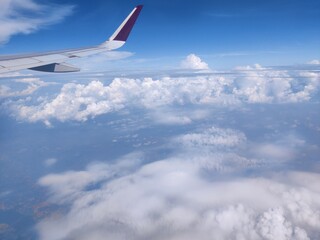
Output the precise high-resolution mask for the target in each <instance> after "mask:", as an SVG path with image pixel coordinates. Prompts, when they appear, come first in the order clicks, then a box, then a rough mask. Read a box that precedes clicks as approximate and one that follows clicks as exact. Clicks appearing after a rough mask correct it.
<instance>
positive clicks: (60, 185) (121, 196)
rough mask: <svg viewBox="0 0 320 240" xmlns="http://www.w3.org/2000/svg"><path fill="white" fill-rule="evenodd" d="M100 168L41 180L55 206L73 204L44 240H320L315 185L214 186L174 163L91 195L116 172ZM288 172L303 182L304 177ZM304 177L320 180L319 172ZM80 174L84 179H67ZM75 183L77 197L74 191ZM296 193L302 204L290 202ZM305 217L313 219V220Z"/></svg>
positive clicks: (255, 181)
mask: <svg viewBox="0 0 320 240" xmlns="http://www.w3.org/2000/svg"><path fill="white" fill-rule="evenodd" d="M132 160H134V159H132ZM97 169H98V170H92V169H87V170H86V171H82V172H73V173H68V172H67V173H64V174H57V175H56V176H55V180H54V181H53V179H52V178H50V177H45V178H43V179H42V180H41V181H40V183H41V184H42V185H44V186H47V187H49V188H50V189H53V190H54V191H53V194H54V195H53V197H52V199H51V200H55V201H58V203H61V204H65V203H70V204H71V208H70V211H69V212H68V213H67V214H66V215H60V217H57V218H48V219H45V220H43V221H42V222H40V224H38V231H39V234H40V239H47V240H58V239H93V238H94V239H105V238H112V239H123V238H125V237H126V236H130V238H131V239H147V238H148V239H164V238H166V239H204V240H205V239H212V238H219V239H274V237H275V236H277V239H295V238H296V239H299V238H300V239H308V237H310V238H317V237H319V235H320V233H319V231H318V229H319V226H320V215H319V210H320V204H319V202H318V201H317V199H319V197H320V192H319V189H318V190H317V191H311V190H310V189H309V187H308V184H303V183H302V184H301V183H299V186H298V185H295V184H294V183H293V182H288V181H285V182H284V181H281V180H279V179H278V178H281V177H279V176H276V177H274V178H273V179H269V178H264V177H259V178H234V179H228V180H227V181H211V180H208V179H206V178H203V177H202V176H201V171H200V168H199V166H197V165H195V164H193V163H191V162H188V159H166V160H163V161H158V162H154V163H150V164H146V165H144V166H142V167H141V168H140V169H138V170H135V171H130V172H128V173H127V174H126V175H124V176H122V177H116V178H115V179H113V180H111V181H106V180H105V179H106V178H107V177H105V178H104V180H103V184H101V187H100V188H98V189H94V190H86V189H85V186H87V185H90V184H95V183H96V182H97V181H98V180H101V178H100V179H98V177H97V171H99V172H101V173H100V174H98V176H101V175H103V173H104V174H105V175H106V176H107V175H108V174H109V172H110V166H108V165H104V166H103V165H101V166H100V167H97ZM288 174H289V175H290V177H291V178H296V176H297V175H299V174H300V173H296V172H289V173H288ZM303 174H304V175H305V176H306V177H307V178H309V179H310V180H311V179H312V180H313V181H319V180H320V175H319V174H308V173H303ZM76 175H79V177H77V178H76V179H78V180H75V179H74V180H75V181H72V182H70V180H67V179H69V178H70V177H71V176H76ZM115 175H116V174H115ZM280 175H281V174H280ZM79 180H80V181H79ZM83 180H85V182H86V185H83V184H82V182H83ZM74 183H76V184H77V186H76V187H75V188H76V189H77V190H78V191H77V192H76V194H71V193H69V192H67V193H66V192H65V189H69V188H70V187H71V188H74V185H73V184H74ZM79 184H80V185H79ZM54 186H55V187H54ZM292 191H294V192H295V194H296V195H298V196H299V199H295V198H288V197H287V195H288V194H291V192H292ZM66 194H67V195H66ZM57 197H58V199H57ZM70 197H71V198H70ZM70 199H71V200H70ZM291 205H294V206H296V208H295V209H291V208H290V206H291ZM300 214H302V215H303V216H304V215H306V217H307V216H310V215H309V214H312V215H311V216H312V218H313V220H312V222H310V220H309V219H308V218H306V217H304V218H301V217H299V216H300ZM62 226H63V227H62Z"/></svg>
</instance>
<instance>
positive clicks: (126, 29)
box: [109, 5, 143, 42]
mask: <svg viewBox="0 0 320 240" xmlns="http://www.w3.org/2000/svg"><path fill="white" fill-rule="evenodd" d="M142 8H143V5H138V6H136V7H135V8H134V9H133V11H132V12H131V13H130V14H129V16H128V17H127V18H126V19H125V20H124V21H123V23H122V24H121V25H120V27H119V28H118V29H117V30H116V31H115V32H114V33H113V35H112V36H111V37H110V38H109V41H122V42H125V41H126V40H127V39H128V36H129V34H130V32H131V30H132V28H133V26H134V24H135V22H136V20H137V19H138V16H139V14H140V12H141V9H142Z"/></svg>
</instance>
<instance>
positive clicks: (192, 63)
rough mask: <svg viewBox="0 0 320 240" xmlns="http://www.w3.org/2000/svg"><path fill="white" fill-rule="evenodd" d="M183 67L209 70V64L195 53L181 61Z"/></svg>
mask: <svg viewBox="0 0 320 240" xmlns="http://www.w3.org/2000/svg"><path fill="white" fill-rule="evenodd" d="M181 67H182V68H184V69H192V70H208V69H209V66H208V64H207V63H205V62H203V61H202V60H201V58H200V57H198V56H196V55H195V54H190V55H188V56H187V58H186V59H185V60H183V61H182V62H181Z"/></svg>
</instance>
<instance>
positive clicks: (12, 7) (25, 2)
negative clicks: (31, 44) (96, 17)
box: [0, 0, 73, 44]
mask: <svg viewBox="0 0 320 240" xmlns="http://www.w3.org/2000/svg"><path fill="white" fill-rule="evenodd" d="M72 11H73V6H70V5H56V4H46V5H45V4H41V3H39V2H38V1H35V0H2V1H1V9H0V44H3V43H5V42H7V41H8V40H9V39H10V37H12V36H13V35H15V34H20V33H23V34H29V33H32V32H34V31H37V30H38V29H39V28H41V27H44V26H47V25H50V24H55V23H57V22H60V21H61V20H63V19H64V18H65V17H66V16H68V15H70V14H71V13H72Z"/></svg>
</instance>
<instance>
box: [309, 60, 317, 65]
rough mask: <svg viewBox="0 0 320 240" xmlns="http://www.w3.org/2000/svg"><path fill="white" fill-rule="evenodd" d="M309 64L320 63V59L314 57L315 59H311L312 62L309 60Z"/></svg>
mask: <svg viewBox="0 0 320 240" xmlns="http://www.w3.org/2000/svg"><path fill="white" fill-rule="evenodd" d="M308 64H311V65H320V60H318V59H314V60H311V61H310V62H308Z"/></svg>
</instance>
